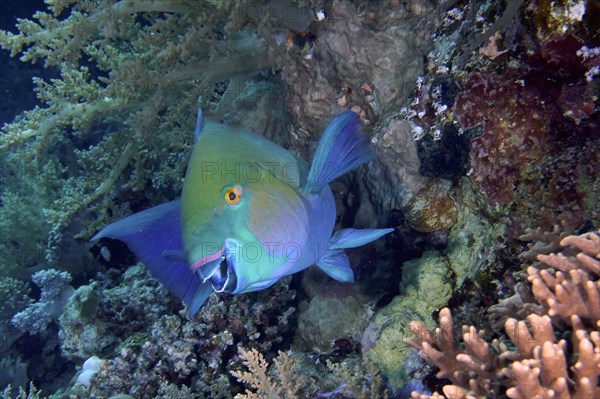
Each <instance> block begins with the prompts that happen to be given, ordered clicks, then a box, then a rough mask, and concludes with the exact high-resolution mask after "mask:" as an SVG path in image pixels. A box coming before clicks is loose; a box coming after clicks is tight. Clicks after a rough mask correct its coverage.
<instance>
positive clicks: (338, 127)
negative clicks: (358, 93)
mask: <svg viewBox="0 0 600 399" xmlns="http://www.w3.org/2000/svg"><path fill="white" fill-rule="evenodd" d="M360 127H361V122H360V118H359V117H358V115H357V114H355V113H354V112H351V111H346V112H343V113H341V114H339V115H337V116H336V117H335V118H333V119H332V120H331V122H329V125H327V128H326V129H325V131H324V132H323V136H322V137H321V141H320V142H319V146H318V147H317V152H316V153H315V156H314V159H313V161H312V165H311V167H310V171H309V172H308V178H307V183H306V187H305V188H304V191H305V192H308V193H318V192H320V191H321V189H322V188H323V187H324V186H325V185H327V184H329V183H330V182H331V181H332V180H334V179H335V178H337V177H339V176H341V175H343V174H345V173H347V172H349V171H351V170H352V169H354V168H356V167H358V166H359V165H361V164H363V163H365V162H368V161H370V160H371V159H373V152H372V150H371V147H370V146H369V143H368V137H367V136H366V135H364V134H361V131H360Z"/></svg>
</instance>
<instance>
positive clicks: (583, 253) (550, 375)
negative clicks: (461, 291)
mask: <svg viewBox="0 0 600 399" xmlns="http://www.w3.org/2000/svg"><path fill="white" fill-rule="evenodd" d="M599 234H600V231H598V232H591V233H585V234H582V235H579V236H567V237H565V238H563V239H562V240H561V242H560V245H561V246H562V247H563V249H562V251H561V252H559V253H553V254H550V255H543V254H541V255H539V256H538V259H539V261H540V262H539V263H537V264H534V265H532V266H529V267H528V268H527V274H528V278H527V279H528V281H529V283H530V284H531V287H532V288H531V289H532V292H533V296H534V297H535V300H536V301H537V302H538V304H539V305H541V306H540V307H538V308H529V309H530V310H532V313H530V314H528V315H527V316H526V317H525V319H524V320H523V319H522V320H517V319H514V318H506V320H505V322H504V330H505V333H506V336H508V338H509V340H510V342H511V343H512V345H509V344H508V341H507V340H506V339H505V337H499V338H496V339H494V340H493V341H492V342H491V343H488V342H487V341H486V339H485V338H484V332H483V331H477V330H476V328H475V327H473V326H470V327H467V326H463V328H462V333H461V337H462V343H463V344H464V348H463V347H462V346H461V345H459V342H458V341H457V340H456V339H455V336H454V326H453V323H452V317H451V313H450V310H449V309H448V308H444V309H442V311H441V312H440V317H439V328H437V329H436V330H435V332H430V331H428V330H427V329H426V328H425V326H424V325H423V324H422V323H420V322H413V323H411V326H410V328H411V331H412V333H413V334H414V337H412V338H409V339H406V340H405V342H406V343H407V344H408V345H410V346H412V347H413V348H416V349H417V350H419V354H420V355H421V356H422V357H423V358H424V359H426V360H427V361H429V362H431V363H433V364H434V365H435V366H436V367H438V368H439V370H440V371H439V372H438V373H437V374H436V375H437V377H438V378H447V379H450V380H451V381H452V385H446V386H444V387H443V392H444V394H445V395H446V396H447V397H449V398H469V397H477V396H486V397H501V396H502V395H504V394H506V395H507V396H508V397H510V398H514V399H521V398H532V397H565V398H592V397H596V396H597V395H598V394H599V393H600V387H598V385H597V381H598V377H599V376H600V333H599V328H600V307H599V306H600V305H599V304H600V235H599ZM492 310H494V309H492ZM496 311H498V308H496ZM569 337H570V343H569ZM555 395H556V396H555ZM413 397H415V398H417V397H420V398H424V397H425V396H424V395H420V394H413Z"/></svg>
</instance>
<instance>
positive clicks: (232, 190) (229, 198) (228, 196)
mask: <svg viewBox="0 0 600 399" xmlns="http://www.w3.org/2000/svg"><path fill="white" fill-rule="evenodd" d="M241 199H242V188H241V187H240V186H233V187H229V188H228V189H227V190H225V202H227V203H228V204H229V205H237V204H238V203H239V202H240V200H241Z"/></svg>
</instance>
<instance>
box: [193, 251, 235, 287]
mask: <svg viewBox="0 0 600 399" xmlns="http://www.w3.org/2000/svg"><path fill="white" fill-rule="evenodd" d="M215 255H220V256H217V257H216V259H214V260H212V261H210V262H207V263H205V264H203V265H201V266H198V265H196V271H195V274H196V277H198V279H200V281H202V282H206V281H210V283H211V285H212V286H213V289H214V290H215V291H216V292H227V293H233V292H234V291H235V289H236V287H237V276H236V274H235V255H234V254H232V253H231V251H229V250H228V249H227V248H226V247H225V248H223V249H222V250H221V251H219V253H217V254H215ZM213 256H214V255H213ZM213 256H211V258H212V257H213Z"/></svg>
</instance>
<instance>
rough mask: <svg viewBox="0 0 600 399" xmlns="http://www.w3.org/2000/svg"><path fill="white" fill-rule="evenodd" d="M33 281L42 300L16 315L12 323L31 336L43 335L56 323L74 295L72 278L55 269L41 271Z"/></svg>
mask: <svg viewBox="0 0 600 399" xmlns="http://www.w3.org/2000/svg"><path fill="white" fill-rule="evenodd" d="M31 279H32V280H33V282H34V283H35V285H37V286H38V287H39V288H40V290H41V294H40V298H39V300H38V301H37V302H35V303H32V304H30V305H29V306H28V307H27V308H25V309H24V310H22V311H20V312H18V313H16V314H15V315H14V316H13V318H12V320H11V322H12V324H13V326H15V327H16V328H17V329H19V330H21V331H24V332H28V333H30V334H42V333H44V332H45V331H46V327H47V326H48V324H49V323H51V322H53V321H56V319H57V318H58V316H59V315H60V313H61V312H62V310H63V307H64V306H65V304H66V302H67V301H68V300H69V298H70V297H71V295H72V294H73V287H71V286H70V285H69V283H70V282H71V276H70V275H69V273H67V272H59V271H58V270H55V269H46V270H41V271H39V272H37V273H35V274H34V275H33V276H32V277H31Z"/></svg>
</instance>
